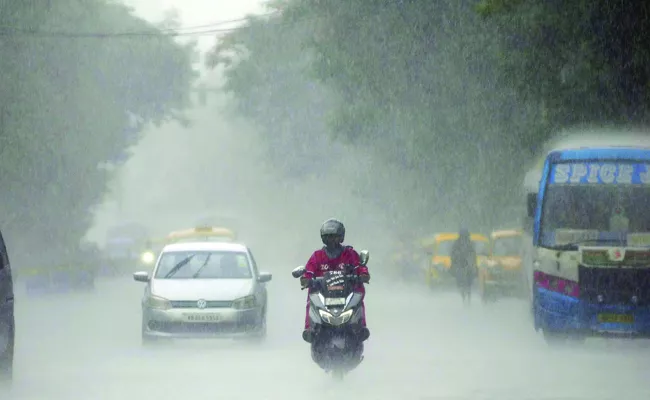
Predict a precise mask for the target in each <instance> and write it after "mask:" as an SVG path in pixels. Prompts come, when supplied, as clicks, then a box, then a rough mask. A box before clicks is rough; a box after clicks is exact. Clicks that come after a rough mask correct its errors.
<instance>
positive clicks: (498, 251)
mask: <svg viewBox="0 0 650 400" xmlns="http://www.w3.org/2000/svg"><path fill="white" fill-rule="evenodd" d="M520 247H521V236H511V237H502V238H498V239H495V240H494V245H493V248H492V255H495V256H516V255H518V254H519V249H520Z"/></svg>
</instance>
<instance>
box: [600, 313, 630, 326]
mask: <svg viewBox="0 0 650 400" xmlns="http://www.w3.org/2000/svg"><path fill="white" fill-rule="evenodd" d="M598 322H599V323H601V324H603V323H604V324H607V323H618V324H631V323H634V315H631V314H598Z"/></svg>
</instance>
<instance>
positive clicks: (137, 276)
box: [133, 271, 150, 283]
mask: <svg viewBox="0 0 650 400" xmlns="http://www.w3.org/2000/svg"><path fill="white" fill-rule="evenodd" d="M133 280H134V281H136V282H145V283H146V282H149V280H150V278H149V273H148V272H146V271H139V272H134V273H133Z"/></svg>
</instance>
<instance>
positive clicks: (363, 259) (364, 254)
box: [359, 250, 370, 266]
mask: <svg viewBox="0 0 650 400" xmlns="http://www.w3.org/2000/svg"><path fill="white" fill-rule="evenodd" d="M369 259H370V252H369V251H368V250H361V252H360V253H359V264H361V265H364V266H365V265H367V264H368V260H369Z"/></svg>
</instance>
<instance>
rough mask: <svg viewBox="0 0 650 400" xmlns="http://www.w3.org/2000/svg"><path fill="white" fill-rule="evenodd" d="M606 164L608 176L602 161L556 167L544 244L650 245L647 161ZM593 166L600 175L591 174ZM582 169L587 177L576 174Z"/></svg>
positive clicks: (545, 213) (544, 221)
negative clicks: (616, 243) (642, 162)
mask: <svg viewBox="0 0 650 400" xmlns="http://www.w3.org/2000/svg"><path fill="white" fill-rule="evenodd" d="M594 165H595V166H596V167H597V168H596V167H594ZM606 165H607V166H608V168H607V171H609V172H608V174H607V175H606V177H607V179H604V177H603V175H604V173H603V171H605V168H604V167H603V166H602V165H601V164H572V165H566V164H565V165H563V164H559V165H556V166H554V168H555V169H554V170H553V172H552V174H551V178H550V180H549V185H548V187H547V188H546V194H545V199H544V203H543V208H542V218H541V226H540V229H541V232H540V238H541V242H542V245H543V246H547V247H554V246H561V245H567V244H572V243H579V242H584V241H587V242H589V243H588V244H589V245H597V244H599V243H602V244H604V245H611V244H612V242H618V243H620V244H624V243H628V244H636V245H644V246H648V245H650V241H649V239H650V213H648V209H649V207H650V186H648V183H650V182H643V179H647V178H645V177H644V174H645V173H646V172H643V171H645V168H644V167H645V166H643V165H642V166H639V165H635V164H606ZM577 166H581V167H577ZM559 167H562V169H559V170H558V168H559ZM639 167H642V168H639ZM594 169H595V170H597V171H598V170H600V171H601V173H600V175H596V173H592V172H591V171H592V170H594ZM556 170H557V171H556ZM585 170H587V171H589V172H587V173H586V174H585V173H583V172H584V171H585ZM578 172H580V175H585V176H584V178H583V179H580V176H578V177H576V176H575V174H577V173H578ZM610 172H611V173H610ZM572 174H573V175H574V176H572ZM592 175H593V177H592ZM574 178H575V179H574ZM603 181H606V182H608V183H604V182H603ZM643 183H645V184H643Z"/></svg>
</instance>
